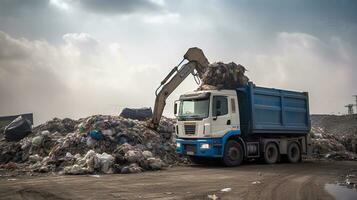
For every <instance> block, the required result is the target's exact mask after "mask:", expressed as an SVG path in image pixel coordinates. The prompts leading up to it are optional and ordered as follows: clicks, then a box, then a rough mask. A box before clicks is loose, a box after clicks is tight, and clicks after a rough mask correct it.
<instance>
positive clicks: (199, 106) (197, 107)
mask: <svg viewBox="0 0 357 200" xmlns="http://www.w3.org/2000/svg"><path fill="white" fill-rule="evenodd" d="M208 110H209V99H208V98H207V99H187V100H181V102H180V107H179V113H178V117H179V118H180V119H185V118H207V117H208Z"/></svg>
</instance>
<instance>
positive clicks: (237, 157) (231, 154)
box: [222, 140, 243, 167]
mask: <svg viewBox="0 0 357 200" xmlns="http://www.w3.org/2000/svg"><path fill="white" fill-rule="evenodd" d="M222 161H223V164H224V165H225V166H227V167H233V166H238V165H240V164H241V163H242V161H243V148H242V145H241V144H239V143H238V142H237V141H234V140H229V141H228V142H227V144H226V146H225V148H224V155H223V159H222Z"/></svg>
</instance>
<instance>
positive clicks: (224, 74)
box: [199, 62, 249, 90]
mask: <svg viewBox="0 0 357 200" xmlns="http://www.w3.org/2000/svg"><path fill="white" fill-rule="evenodd" d="M245 71H246V69H245V68H244V66H242V65H240V64H238V65H237V64H236V63H234V62H230V63H228V64H225V63H222V62H216V63H212V64H210V65H209V67H208V69H206V71H205V72H204V74H203V76H202V84H201V86H200V87H199V90H207V89H235V88H237V87H240V86H244V85H245V84H247V83H248V81H249V78H248V77H247V76H245V75H244V73H245Z"/></svg>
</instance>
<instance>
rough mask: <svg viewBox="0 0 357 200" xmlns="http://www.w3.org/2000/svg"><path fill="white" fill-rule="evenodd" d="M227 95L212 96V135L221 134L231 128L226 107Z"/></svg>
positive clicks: (229, 115)
mask: <svg viewBox="0 0 357 200" xmlns="http://www.w3.org/2000/svg"><path fill="white" fill-rule="evenodd" d="M228 99H229V98H228V97H227V96H213V97H212V126H211V131H212V135H214V136H217V137H218V136H223V135H224V134H225V133H227V132H228V131H230V130H231V125H232V119H231V114H230V113H229V109H228V105H229V104H228Z"/></svg>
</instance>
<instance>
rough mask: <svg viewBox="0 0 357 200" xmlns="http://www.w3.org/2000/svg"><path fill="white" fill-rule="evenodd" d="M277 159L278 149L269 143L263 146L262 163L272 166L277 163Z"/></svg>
mask: <svg viewBox="0 0 357 200" xmlns="http://www.w3.org/2000/svg"><path fill="white" fill-rule="evenodd" d="M278 159H279V150H278V147H277V146H276V145H275V144H274V143H272V142H270V143H268V144H267V145H266V146H265V152H264V161H265V162H266V163H267V164H274V163H276V162H277V161H278Z"/></svg>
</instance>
